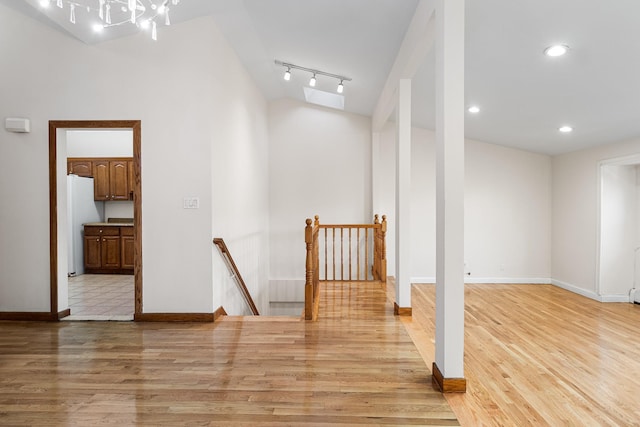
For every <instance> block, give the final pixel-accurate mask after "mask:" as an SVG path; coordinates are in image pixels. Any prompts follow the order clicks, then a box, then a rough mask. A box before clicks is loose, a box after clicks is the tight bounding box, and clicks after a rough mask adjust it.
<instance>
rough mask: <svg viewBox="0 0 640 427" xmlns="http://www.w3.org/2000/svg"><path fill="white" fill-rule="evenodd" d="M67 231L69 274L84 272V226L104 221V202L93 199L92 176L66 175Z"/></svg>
mask: <svg viewBox="0 0 640 427" xmlns="http://www.w3.org/2000/svg"><path fill="white" fill-rule="evenodd" d="M67 219H68V225H67V233H68V238H67V241H68V252H69V254H68V257H67V259H68V260H69V275H70V276H75V275H80V274H84V228H83V224H85V223H87V222H102V221H104V202H96V201H95V200H93V178H85V177H82V176H77V175H67Z"/></svg>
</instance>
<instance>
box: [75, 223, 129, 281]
mask: <svg viewBox="0 0 640 427" xmlns="http://www.w3.org/2000/svg"><path fill="white" fill-rule="evenodd" d="M133 247H134V242H133V227H118V226H97V225H85V227H84V268H85V272H86V273H124V274H130V273H132V272H133V260H134V255H133Z"/></svg>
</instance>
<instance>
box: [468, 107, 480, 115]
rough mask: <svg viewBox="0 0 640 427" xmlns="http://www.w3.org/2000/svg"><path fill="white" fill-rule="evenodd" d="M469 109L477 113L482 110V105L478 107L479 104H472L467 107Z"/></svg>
mask: <svg viewBox="0 0 640 427" xmlns="http://www.w3.org/2000/svg"><path fill="white" fill-rule="evenodd" d="M467 111H468V112H470V113H473V114H476V113H479V112H480V107H478V106H477V105H472V106H471V107H469V108H467Z"/></svg>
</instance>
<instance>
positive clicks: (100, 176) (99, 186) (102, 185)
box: [93, 160, 111, 200]
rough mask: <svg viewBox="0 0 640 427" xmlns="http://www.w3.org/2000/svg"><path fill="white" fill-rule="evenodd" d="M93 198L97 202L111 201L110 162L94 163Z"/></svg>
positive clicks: (98, 161)
mask: <svg viewBox="0 0 640 427" xmlns="http://www.w3.org/2000/svg"><path fill="white" fill-rule="evenodd" d="M93 198H94V199H95V200H111V189H110V185H109V160H94V161H93Z"/></svg>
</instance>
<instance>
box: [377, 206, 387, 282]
mask: <svg viewBox="0 0 640 427" xmlns="http://www.w3.org/2000/svg"><path fill="white" fill-rule="evenodd" d="M376 216H377V215H376ZM380 234H381V241H382V248H381V249H380V252H381V254H380V276H381V277H380V280H382V282H386V281H387V216H386V215H382V224H381V226H380Z"/></svg>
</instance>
